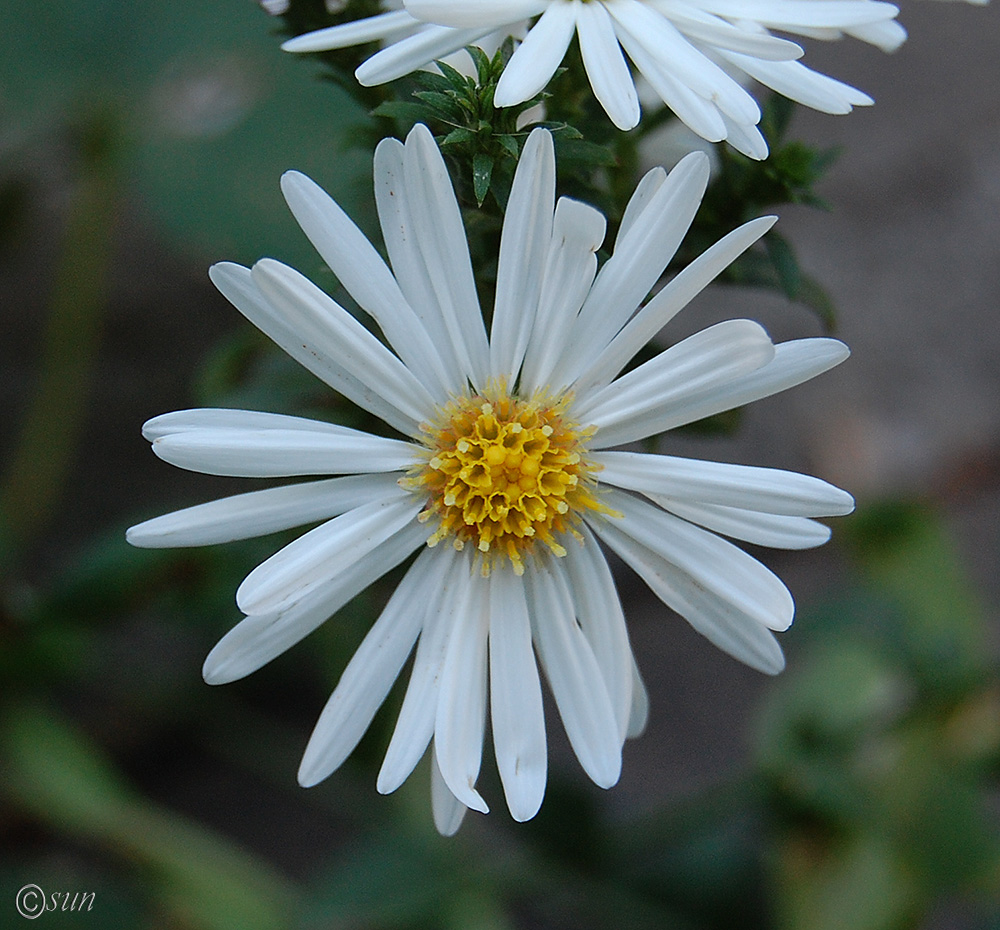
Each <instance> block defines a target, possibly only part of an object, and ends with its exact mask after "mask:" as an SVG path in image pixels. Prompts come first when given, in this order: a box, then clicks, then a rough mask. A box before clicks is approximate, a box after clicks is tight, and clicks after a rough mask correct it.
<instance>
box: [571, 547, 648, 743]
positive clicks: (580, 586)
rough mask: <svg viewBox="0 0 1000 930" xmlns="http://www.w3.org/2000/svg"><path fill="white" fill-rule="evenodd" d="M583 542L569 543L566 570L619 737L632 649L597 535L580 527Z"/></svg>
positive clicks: (628, 697) (627, 705) (628, 698)
mask: <svg viewBox="0 0 1000 930" xmlns="http://www.w3.org/2000/svg"><path fill="white" fill-rule="evenodd" d="M581 529H582V534H583V537H584V541H583V545H582V546H575V545H570V546H569V547H568V549H567V553H566V561H565V563H564V564H565V566H566V574H567V576H568V578H569V583H570V589H571V591H572V592H573V602H574V604H575V605H576V618H577V620H578V621H579V622H580V628H581V629H582V630H583V635H584V636H586V637H587V641H588V642H589V643H590V646H591V648H592V649H593V650H594V657H595V658H596V659H597V664H598V665H599V666H600V668H601V674H602V676H603V679H604V685H605V687H606V688H607V689H608V697H609V698H610V699H611V706H612V707H613V708H614V711H615V717H616V719H617V720H618V728H619V734H620V737H621V739H622V740H624V739H625V734H626V731H627V729H628V721H629V714H630V711H631V708H632V649H631V647H630V646H629V642H628V630H627V629H626V627H625V614H624V612H623V611H622V605H621V601H620V600H619V599H618V591H617V589H616V588H615V581H614V578H612V576H611V569H610V568H609V567H608V563H607V560H606V559H605V558H604V555H603V553H602V552H601V548H600V544H599V543H598V542H597V539H596V537H595V536H594V535H593V534H592V533H591V532H590V530H589V529H587V528H586V527H582V528H581Z"/></svg>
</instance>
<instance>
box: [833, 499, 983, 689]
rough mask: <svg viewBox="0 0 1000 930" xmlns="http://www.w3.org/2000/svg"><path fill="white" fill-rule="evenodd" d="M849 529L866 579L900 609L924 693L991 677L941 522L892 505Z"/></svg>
mask: <svg viewBox="0 0 1000 930" xmlns="http://www.w3.org/2000/svg"><path fill="white" fill-rule="evenodd" d="M847 525H848V527H849V530H850V535H851V539H852V542H853V544H854V546H855V549H856V551H857V553H858V556H859V562H860V564H861V566H862V568H863V569H864V571H865V572H866V573H867V575H868V577H869V579H870V580H871V581H872V582H873V583H874V584H875V585H876V586H877V587H878V588H879V590H881V591H883V592H885V593H886V594H887V595H889V596H890V597H892V598H893V599H894V600H895V601H896V602H897V603H898V604H899V606H900V608H901V612H902V615H903V617H904V618H905V624H906V627H905V641H906V643H907V645H908V648H909V649H910V650H911V651H912V655H913V658H914V661H915V662H916V663H917V665H918V667H919V669H920V670H921V673H922V677H923V678H924V679H925V681H926V683H927V685H928V686H929V687H932V688H934V689H935V690H938V691H941V692H943V693H948V692H949V691H950V690H951V689H953V688H963V687H965V686H966V685H967V684H968V683H969V682H970V681H971V682H975V681H978V680H980V679H981V678H982V677H983V676H984V675H986V674H988V671H989V668H990V659H989V656H990V654H991V653H990V650H989V648H988V645H987V644H988V641H989V637H988V632H987V627H986V622H985V618H984V616H983V610H982V606H981V604H980V602H979V598H978V596H977V594H976V592H975V591H974V590H973V588H972V586H971V584H970V582H969V578H968V575H967V573H966V571H965V569H964V568H963V564H962V557H961V555H960V554H959V552H958V551H957V549H956V547H955V544H954V541H953V540H952V539H951V537H950V536H949V535H948V533H947V532H946V530H945V527H944V525H943V523H942V521H941V520H940V518H939V517H938V516H937V515H935V514H934V513H933V512H932V511H931V510H929V509H927V508H926V507H923V506H921V505H918V504H909V503H889V504H885V505H882V506H869V507H867V508H865V510H863V511H862V512H860V513H859V514H857V515H856V516H855V517H854V518H852V519H851V520H850V521H849V522H848V524H847Z"/></svg>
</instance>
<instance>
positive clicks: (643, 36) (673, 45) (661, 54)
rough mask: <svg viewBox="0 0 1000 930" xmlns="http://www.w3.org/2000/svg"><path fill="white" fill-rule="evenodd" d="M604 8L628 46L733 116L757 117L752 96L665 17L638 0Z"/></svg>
mask: <svg viewBox="0 0 1000 930" xmlns="http://www.w3.org/2000/svg"><path fill="white" fill-rule="evenodd" d="M607 9H608V12H609V13H610V14H611V15H612V16H613V17H614V19H615V29H616V31H617V32H618V34H619V36H620V37H621V39H622V41H623V42H625V41H628V42H629V43H630V44H629V48H632V47H633V46H634V45H640V46H642V47H643V48H644V49H645V51H646V52H647V53H648V55H649V56H650V58H652V59H653V60H654V61H657V62H660V64H661V66H662V67H663V68H664V70H667V69H669V72H670V73H671V74H673V75H674V76H675V77H676V79H677V80H678V81H680V82H681V83H682V84H684V85H686V86H687V87H689V88H691V90H693V91H694V92H695V93H697V94H698V95H699V96H701V97H704V98H706V99H708V100H711V101H712V102H713V103H714V104H715V105H716V106H717V107H718V108H719V109H720V110H721V111H722V112H723V113H726V114H728V115H729V116H730V117H732V118H733V119H735V120H739V121H741V122H747V123H756V122H757V121H758V120H759V119H760V108H759V107H758V106H757V103H756V102H755V101H754V99H753V97H751V96H750V95H749V94H748V93H747V92H746V91H745V90H744V89H743V88H742V87H741V86H740V85H739V84H738V83H737V82H736V81H735V80H733V79H732V78H731V77H730V76H729V75H728V74H726V72H725V71H723V70H722V68H720V67H719V66H718V65H716V64H715V63H714V62H712V61H711V60H710V59H708V58H707V57H706V56H705V55H704V54H703V53H702V52H701V51H699V50H698V49H697V48H695V47H694V46H693V45H692V44H691V43H690V42H689V41H688V40H687V39H686V38H685V37H684V36H683V35H682V34H681V33H680V32H679V31H678V30H677V28H676V27H675V26H674V25H673V24H672V23H671V22H670V20H669V19H668V18H667V17H665V16H663V15H661V14H659V13H657V12H656V11H655V10H654V9H653V8H652V7H651V6H649V5H647V4H645V3H640V2H638V0H616V2H615V3H609V4H607ZM626 37H627V38H626Z"/></svg>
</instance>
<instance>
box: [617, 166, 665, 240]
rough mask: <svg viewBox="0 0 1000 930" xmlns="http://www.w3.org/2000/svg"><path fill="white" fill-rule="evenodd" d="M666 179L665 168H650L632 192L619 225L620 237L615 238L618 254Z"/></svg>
mask: <svg viewBox="0 0 1000 930" xmlns="http://www.w3.org/2000/svg"><path fill="white" fill-rule="evenodd" d="M666 179H667V172H666V171H664V170H663V168H661V167H659V166H656V167H654V168H650V169H649V171H647V172H646V173H645V174H644V175H643V176H642V178H641V179H640V181H639V183H638V184H636V186H635V190H634V191H632V196H631V197H629V199H628V203H627V204H626V205H625V211H624V212H623V213H622V221H621V223H619V224H618V235H617V236H616V237H615V251H616V252H617V251H618V247H619V246H620V245H621V243H622V242H624V241H625V237H626V236H627V235H628V231H629V230H630V229H631V228H632V227H633V225H634V224H635V221H636V220H637V219H638V218H639V217H640V216H642V214H643V213H644V212H645V211H646V210H647V208H648V207H649V205H650V203H651V201H652V199H653V195H654V194H655V193H656V192H657V191H658V190H659V189H660V187H662V185H663V182H664V181H665V180H666Z"/></svg>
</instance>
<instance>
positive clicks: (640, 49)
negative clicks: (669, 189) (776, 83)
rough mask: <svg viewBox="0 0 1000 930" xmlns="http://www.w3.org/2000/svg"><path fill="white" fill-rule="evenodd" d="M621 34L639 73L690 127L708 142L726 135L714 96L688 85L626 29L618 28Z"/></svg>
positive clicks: (624, 45)
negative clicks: (710, 97)
mask: <svg viewBox="0 0 1000 930" xmlns="http://www.w3.org/2000/svg"><path fill="white" fill-rule="evenodd" d="M618 38H619V40H620V41H621V43H622V46H623V47H624V49H625V51H626V52H628V55H629V58H631V59H632V61H633V62H635V66H636V68H638V69H639V73H640V74H642V76H643V77H644V78H645V79H646V80H647V81H648V82H649V85H650V87H652V88H653V90H655V91H656V93H657V94H659V95H660V99H661V100H663V102H664V103H666V105H667V106H668V107H670V109H671V110H673V111H674V113H675V114H676V115H677V117H678V118H679V119H680V120H681V121H682V122H683V123H684V124H685V125H686V126H687V127H688V128H689V129H691V130H692V131H693V132H696V133H697V134H698V135H699V136H701V137H702V138H703V139H707V140H708V141H709V142H720V141H721V140H722V139H724V138H725V137H726V124H725V121H724V120H723V118H722V114H721V113H720V112H719V109H718V107H717V106H716V105H715V104H714V103H713V102H712V101H711V99H709V98H706V97H703V96H701V95H700V94H698V93H697V92H695V91H693V90H692V89H691V88H690V87H688V86H687V84H685V83H684V82H683V81H682V80H680V79H679V78H678V77H677V75H675V74H674V73H673V72H672V71H671V69H670V64H669V62H668V61H663V60H662V59H661V58H660V57H659V56H657V55H656V54H655V53H653V52H651V51H650V50H649V49H648V48H647V46H646V45H645V44H643V43H641V42H639V41H638V40H637V39H634V38H633V37H632V34H631V33H630V32H628V31H627V30H626V29H619V30H618Z"/></svg>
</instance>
